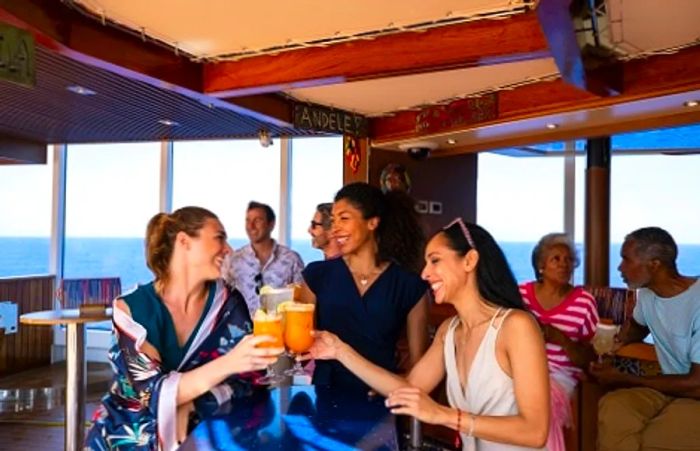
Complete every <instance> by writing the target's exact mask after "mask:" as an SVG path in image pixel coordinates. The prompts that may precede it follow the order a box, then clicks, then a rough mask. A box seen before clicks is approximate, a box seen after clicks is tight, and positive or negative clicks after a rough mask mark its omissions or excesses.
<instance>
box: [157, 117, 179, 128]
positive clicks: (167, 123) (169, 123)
mask: <svg viewBox="0 0 700 451" xmlns="http://www.w3.org/2000/svg"><path fill="white" fill-rule="evenodd" d="M158 123H159V124H163V125H165V126H167V127H177V126H178V125H180V123H179V122H175V121H173V120H170V119H160V120H158Z"/></svg>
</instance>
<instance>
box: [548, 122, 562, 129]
mask: <svg viewBox="0 0 700 451" xmlns="http://www.w3.org/2000/svg"><path fill="white" fill-rule="evenodd" d="M545 127H547V128H548V129H550V130H554V129H555V128H559V124H554V123H552V122H550V123H549V124H547V125H545Z"/></svg>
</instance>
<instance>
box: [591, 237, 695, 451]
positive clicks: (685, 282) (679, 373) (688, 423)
mask: <svg viewBox="0 0 700 451" xmlns="http://www.w3.org/2000/svg"><path fill="white" fill-rule="evenodd" d="M677 255H678V247H677V246H676V243H675V242H674V240H673V238H672V237H671V235H670V234H669V233H668V232H666V231H665V230H663V229H661V228H658V227H646V228H643V229H639V230H636V231H634V232H632V233H630V234H629V235H627V237H625V242H624V243H623V245H622V250H621V256H622V263H620V266H619V267H618V269H619V271H620V273H621V274H622V278H623V280H624V281H625V283H627V285H628V286H629V287H630V288H633V289H635V288H636V289H638V291H637V303H636V305H635V307H634V312H633V315H632V318H631V319H630V320H629V321H628V323H626V324H625V326H624V327H623V330H622V331H621V332H620V334H619V335H618V337H617V339H618V342H619V344H621V345H622V344H626V343H632V342H638V341H641V340H642V339H644V337H646V335H647V334H648V333H649V332H651V335H652V337H653V338H654V345H655V347H656V354H657V356H658V359H659V364H660V366H661V373H662V374H661V375H658V376H636V375H631V374H624V373H620V372H618V371H617V370H615V369H612V368H610V367H605V366H601V365H593V367H592V368H591V373H592V374H593V375H594V376H595V377H596V378H597V379H598V381H599V382H601V383H603V384H609V385H616V386H628V387H635V388H627V389H622V390H616V391H613V392H611V393H608V394H607V395H605V396H604V397H603V398H602V399H601V400H600V404H599V412H598V449H599V450H600V451H611V450H615V451H626V450H635V451H636V450H651V449H653V450H691V449H696V450H697V449H700V428H698V426H697V422H698V419H700V281H699V280H698V279H697V278H691V277H686V276H683V275H681V274H679V273H678V270H677V268H676V257H677Z"/></svg>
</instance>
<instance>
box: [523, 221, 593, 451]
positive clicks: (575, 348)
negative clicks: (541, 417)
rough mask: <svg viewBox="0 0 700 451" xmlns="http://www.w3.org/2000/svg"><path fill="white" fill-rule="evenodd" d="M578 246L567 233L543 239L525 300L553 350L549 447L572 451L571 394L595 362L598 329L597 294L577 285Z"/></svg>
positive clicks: (550, 359) (537, 248) (553, 450)
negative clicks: (568, 441)
mask: <svg viewBox="0 0 700 451" xmlns="http://www.w3.org/2000/svg"><path fill="white" fill-rule="evenodd" d="M576 266H578V256H577V254H576V248H575V247H574V243H573V242H572V241H571V239H570V238H569V237H568V236H567V235H566V234H564V233H549V234H547V235H545V236H543V237H542V238H541V239H540V241H539V242H538V243H537V244H536V245H535V247H534V248H533V250H532V269H533V270H534V273H535V280H534V281H532V282H527V283H525V284H523V285H521V286H520V294H521V295H522V296H523V301H524V302H525V304H526V305H527V307H528V308H529V309H530V311H531V312H532V313H533V314H534V315H535V318H536V319H537V322H538V323H539V324H540V328H541V329H542V333H543V334H544V339H545V342H546V347H547V361H548V364H549V374H550V379H551V380H550V389H551V400H552V415H551V417H550V418H551V424H550V430H549V439H548V440H547V447H548V448H549V450H550V451H566V450H565V443H564V431H563V428H564V427H568V426H570V424H571V396H572V395H573V393H574V388H575V387H576V384H577V383H578V380H579V378H580V377H581V375H582V374H583V371H584V370H585V369H587V368H588V365H589V364H590V363H591V362H592V361H594V359H595V357H596V356H595V352H594V350H593V346H591V339H592V338H593V336H594V335H595V331H596V326H597V325H598V307H597V304H596V301H595V299H594V298H593V296H592V295H591V294H590V293H588V292H587V291H586V290H584V289H583V288H582V287H580V286H573V285H572V284H571V276H572V274H573V272H574V268H575V267H576Z"/></svg>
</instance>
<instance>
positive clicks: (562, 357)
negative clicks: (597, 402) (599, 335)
mask: <svg viewBox="0 0 700 451" xmlns="http://www.w3.org/2000/svg"><path fill="white" fill-rule="evenodd" d="M520 294H521V295H522V297H523V301H524V302H525V305H526V306H527V307H528V308H529V309H530V311H531V312H532V313H533V314H534V315H535V317H536V318H537V321H538V322H540V323H541V324H550V325H552V326H554V327H556V328H557V329H559V330H561V331H562V332H564V334H565V335H566V336H567V337H569V338H570V339H571V340H573V341H589V340H590V339H591V338H593V335H595V330H596V326H597V324H598V308H597V304H596V301H595V298H593V296H592V295H591V294H590V293H588V292H587V291H585V290H584V289H583V288H581V287H575V288H574V289H573V290H572V291H571V293H569V295H568V296H567V297H566V298H565V299H564V300H563V301H562V302H561V304H559V305H557V306H556V307H554V308H552V309H549V310H545V309H544V308H543V307H542V306H541V305H540V303H539V301H538V300H537V297H536V296H535V282H528V283H525V284H523V285H521V286H520ZM547 361H548V363H549V371H550V372H551V373H559V374H562V373H563V375H565V376H568V377H570V378H572V379H574V380H575V379H577V378H578V376H579V375H580V374H581V372H582V371H581V369H580V368H577V367H576V366H574V364H573V363H572V362H571V360H569V357H568V356H567V355H566V352H565V351H564V349H563V348H562V347H561V346H559V345H557V344H554V343H549V342H547Z"/></svg>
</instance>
